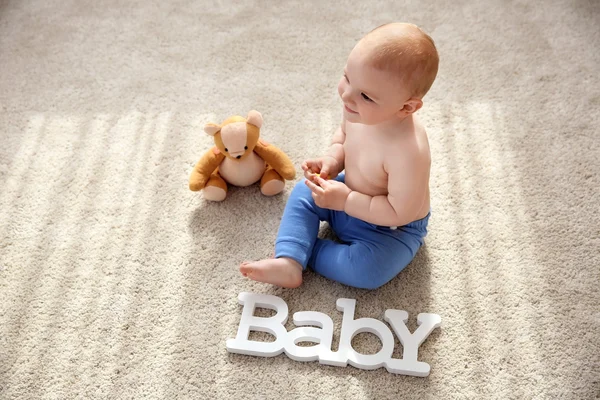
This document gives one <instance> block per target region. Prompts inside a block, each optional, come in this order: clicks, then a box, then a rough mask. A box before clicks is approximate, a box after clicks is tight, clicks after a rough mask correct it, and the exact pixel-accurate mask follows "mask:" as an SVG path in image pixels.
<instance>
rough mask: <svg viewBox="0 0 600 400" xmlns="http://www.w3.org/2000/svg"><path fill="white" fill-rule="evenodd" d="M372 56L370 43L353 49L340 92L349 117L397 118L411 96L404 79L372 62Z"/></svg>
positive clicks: (373, 121)
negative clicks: (373, 64)
mask: <svg viewBox="0 0 600 400" xmlns="http://www.w3.org/2000/svg"><path fill="white" fill-rule="evenodd" d="M368 56H369V49H368V47H367V46H364V45H363V46H361V45H360V44H359V45H357V46H356V47H355V48H354V49H353V50H352V52H351V53H350V56H349V57H348V61H347V63H346V67H345V68H344V76H342V79H341V80H340V83H339V84H338V93H339V95H340V97H341V98H342V101H343V102H344V116H345V117H346V120H347V121H349V122H355V123H361V124H366V125H376V124H379V123H382V122H386V121H388V120H390V119H391V118H394V117H395V116H396V115H397V113H398V111H400V110H401V109H402V108H403V106H404V102H405V101H406V100H408V99H409V98H410V96H409V92H408V89H407V88H406V87H405V85H404V84H403V83H402V80H401V79H399V78H398V77H397V76H394V75H393V74H391V73H390V72H387V71H382V70H378V69H376V68H374V67H373V66H371V65H369V62H368Z"/></svg>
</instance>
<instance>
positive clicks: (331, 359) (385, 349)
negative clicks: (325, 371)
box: [321, 299, 394, 369]
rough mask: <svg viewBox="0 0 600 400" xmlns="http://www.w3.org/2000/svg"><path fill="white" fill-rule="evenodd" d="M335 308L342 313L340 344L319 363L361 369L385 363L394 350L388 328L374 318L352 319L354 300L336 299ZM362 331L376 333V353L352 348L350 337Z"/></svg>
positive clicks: (375, 367) (392, 339)
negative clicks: (366, 352)
mask: <svg viewBox="0 0 600 400" xmlns="http://www.w3.org/2000/svg"><path fill="white" fill-rule="evenodd" d="M336 304H337V309H338V310H339V311H342V312H343V313H344V316H343V318H342V330H341V332H340V346H339V349H338V351H337V352H335V353H331V355H330V356H326V357H322V358H321V363H322V364H328V365H335V366H339V367H345V366H346V365H347V363H350V365H352V366H354V367H356V368H362V369H377V368H379V367H382V366H384V365H385V363H386V362H387V361H388V360H389V359H390V358H391V357H392V353H393V352H394V336H393V335H392V332H390V329H389V328H388V327H387V326H386V325H385V324H384V323H383V322H381V321H379V320H376V319H374V318H359V319H357V320H355V319H354V309H355V306H356V300H354V299H338V301H337V303H336ZM362 332H369V333H372V334H374V335H377V337H378V338H379V340H381V344H382V347H381V350H379V352H377V353H376V354H361V353H357V352H356V351H355V350H354V349H353V348H352V338H354V336H356V335H358V334H359V333H362Z"/></svg>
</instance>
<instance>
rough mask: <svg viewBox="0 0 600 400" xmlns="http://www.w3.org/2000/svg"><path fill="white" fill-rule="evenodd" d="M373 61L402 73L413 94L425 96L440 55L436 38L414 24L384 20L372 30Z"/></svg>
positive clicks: (377, 64) (370, 38) (371, 59)
mask: <svg viewBox="0 0 600 400" xmlns="http://www.w3.org/2000/svg"><path fill="white" fill-rule="evenodd" d="M363 40H364V41H366V42H370V43H371V44H372V49H371V54H370V57H369V58H370V63H371V64H372V65H373V66H374V67H375V68H377V69H381V70H385V71H390V72H392V73H395V74H398V76H399V77H401V78H402V80H403V81H404V83H405V84H406V85H407V86H408V87H409V89H410V91H411V96H413V97H417V98H422V97H423V96H425V94H426V93H427V92H428V91H429V89H430V88H431V86H432V85H433V82H434V81H435V78H436V76H437V72H438V65H439V56H438V52H437V49H436V46H435V43H434V41H433V39H432V38H431V37H430V36H429V35H428V34H426V33H425V32H423V31H422V30H421V29H420V28H419V27H417V26H416V25H413V24H405V23H391V24H384V25H381V26H379V27H377V28H375V29H373V30H372V31H371V32H369V33H368V34H367V35H366V36H365V37H364V38H363Z"/></svg>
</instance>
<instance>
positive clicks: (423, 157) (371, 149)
mask: <svg viewBox="0 0 600 400" xmlns="http://www.w3.org/2000/svg"><path fill="white" fill-rule="evenodd" d="M412 118H413V121H411V123H408V124H403V125H402V126H401V128H399V129H397V130H394V131H389V132H388V131H380V130H378V129H377V127H375V126H369V125H363V124H355V123H351V122H345V123H344V126H345V133H346V138H345V141H344V153H345V161H344V163H345V171H346V177H345V182H346V185H347V186H348V187H349V188H350V189H352V190H355V191H357V192H361V193H364V194H367V195H370V196H380V195H384V196H385V195H387V194H388V176H389V173H402V172H399V171H393V170H392V171H386V166H387V168H390V166H394V165H395V164H397V163H396V162H394V161H396V160H398V159H399V158H402V157H408V156H410V157H411V158H413V159H414V160H415V162H417V163H420V165H419V167H420V168H426V169H427V182H425V184H424V185H423V187H424V190H425V191H426V193H425V200H424V202H423V205H422V207H421V209H420V210H419V212H418V215H417V217H416V218H415V219H420V218H424V217H425V216H427V214H428V213H429V208H430V198H429V164H430V151H429V143H428V140H427V134H426V132H425V129H424V128H423V127H422V125H421V124H420V123H419V122H418V120H417V119H416V118H415V117H412ZM415 155H416V157H415Z"/></svg>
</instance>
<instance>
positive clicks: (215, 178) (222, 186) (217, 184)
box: [203, 170, 227, 201]
mask: <svg viewBox="0 0 600 400" xmlns="http://www.w3.org/2000/svg"><path fill="white" fill-rule="evenodd" d="M203 193H204V198H205V199H206V200H210V201H223V200H225V196H227V183H226V182H225V181H224V180H223V178H221V175H219V170H216V171H215V172H213V174H212V175H211V176H210V179H209V180H208V182H206V186H205V187H204V189H203Z"/></svg>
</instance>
